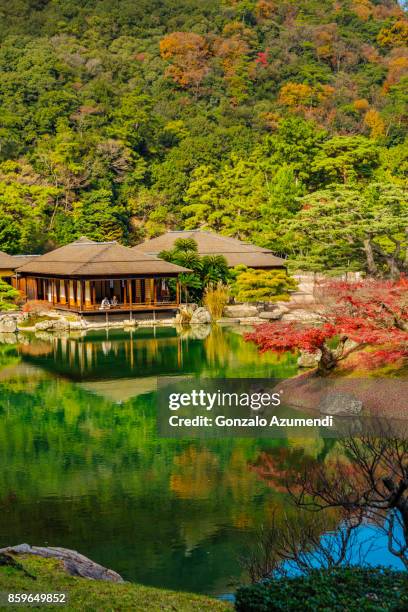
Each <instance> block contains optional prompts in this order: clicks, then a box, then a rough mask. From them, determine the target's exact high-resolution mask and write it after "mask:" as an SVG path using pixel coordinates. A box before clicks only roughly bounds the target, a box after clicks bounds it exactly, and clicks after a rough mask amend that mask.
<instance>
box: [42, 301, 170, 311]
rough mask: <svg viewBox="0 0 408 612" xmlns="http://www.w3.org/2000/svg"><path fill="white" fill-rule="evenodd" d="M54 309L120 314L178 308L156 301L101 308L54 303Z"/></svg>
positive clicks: (168, 303)
mask: <svg viewBox="0 0 408 612" xmlns="http://www.w3.org/2000/svg"><path fill="white" fill-rule="evenodd" d="M54 307H55V308H59V309H61V310H71V311H74V312H95V313H97V312H100V313H103V312H108V313H109V312H122V311H137V310H160V309H162V310H165V309H171V308H178V307H179V304H178V303H177V302H173V301H168V302H167V301H156V302H153V301H152V302H143V303H137V304H134V303H132V304H122V303H120V304H116V305H112V304H111V305H110V306H109V307H106V308H102V307H101V304H90V305H89V304H82V305H81V306H79V305H76V304H75V305H70V304H61V303H59V302H54Z"/></svg>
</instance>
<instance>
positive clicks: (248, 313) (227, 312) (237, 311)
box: [224, 304, 259, 319]
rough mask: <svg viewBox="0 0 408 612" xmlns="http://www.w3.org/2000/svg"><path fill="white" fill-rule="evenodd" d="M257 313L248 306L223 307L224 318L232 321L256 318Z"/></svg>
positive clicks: (256, 309)
mask: <svg viewBox="0 0 408 612" xmlns="http://www.w3.org/2000/svg"><path fill="white" fill-rule="evenodd" d="M258 312H259V310H258V308H257V307H256V306H252V305H250V304H231V305H229V306H225V308H224V316H225V317H231V318H233V319H247V318H249V317H257V316H258Z"/></svg>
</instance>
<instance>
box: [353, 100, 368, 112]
mask: <svg viewBox="0 0 408 612" xmlns="http://www.w3.org/2000/svg"><path fill="white" fill-rule="evenodd" d="M353 106H354V108H355V109H356V111H368V109H369V108H370V103H369V101H368V100H366V98H359V99H358V100H354V102H353Z"/></svg>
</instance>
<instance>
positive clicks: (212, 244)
mask: <svg viewBox="0 0 408 612" xmlns="http://www.w3.org/2000/svg"><path fill="white" fill-rule="evenodd" d="M179 238H183V239H186V238H187V239H191V238H192V239H193V240H195V242H196V243H197V248H198V252H199V254H200V255H223V256H224V257H225V259H226V260H227V263H228V266H229V267H230V268H234V267H235V266H238V265H245V266H247V267H248V268H255V269H260V270H271V269H272V270H273V269H281V270H282V269H283V270H286V267H287V262H286V261H285V260H284V259H281V258H280V257H277V256H276V255H274V253H273V252H272V251H271V250H270V249H267V248H265V247H260V246H258V245H255V244H250V243H249V242H242V241H241V240H237V239H236V238H231V237H230V236H222V235H221V234H215V233H214V232H207V231H204V230H184V231H173V232H166V233H165V234H162V235H161V236H158V237H157V238H152V239H151V240H146V241H145V242H142V243H141V244H138V245H137V246H135V247H133V249H134V250H137V251H140V252H142V253H147V254H150V255H158V254H159V253H161V252H162V251H169V250H171V249H172V248H173V247H174V243H175V242H176V240H178V239H179Z"/></svg>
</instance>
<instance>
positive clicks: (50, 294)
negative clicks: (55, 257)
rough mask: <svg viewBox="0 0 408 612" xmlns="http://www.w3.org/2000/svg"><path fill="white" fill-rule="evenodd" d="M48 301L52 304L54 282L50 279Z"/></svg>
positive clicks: (48, 281)
mask: <svg viewBox="0 0 408 612" xmlns="http://www.w3.org/2000/svg"><path fill="white" fill-rule="evenodd" d="M47 299H48V301H49V302H52V280H51V279H50V278H49V279H48V280H47Z"/></svg>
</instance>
